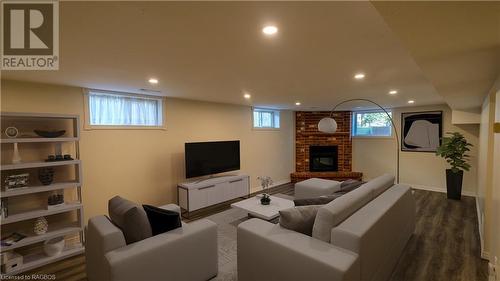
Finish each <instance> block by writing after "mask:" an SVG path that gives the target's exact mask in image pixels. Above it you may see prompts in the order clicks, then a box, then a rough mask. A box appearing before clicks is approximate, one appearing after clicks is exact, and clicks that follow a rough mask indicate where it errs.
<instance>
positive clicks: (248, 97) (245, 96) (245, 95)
mask: <svg viewBox="0 0 500 281" xmlns="http://www.w3.org/2000/svg"><path fill="white" fill-rule="evenodd" d="M243 97H244V98H246V99H247V100H248V99H250V98H251V97H252V96H251V95H250V94H248V93H247V94H244V95H243Z"/></svg>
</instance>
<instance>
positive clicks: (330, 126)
mask: <svg viewBox="0 0 500 281" xmlns="http://www.w3.org/2000/svg"><path fill="white" fill-rule="evenodd" d="M318 130H319V131H320V132H323V133H328V134H333V133H335V132H336V131H337V121H335V119H333V118H331V117H325V118H323V119H321V120H320V121H319V123H318Z"/></svg>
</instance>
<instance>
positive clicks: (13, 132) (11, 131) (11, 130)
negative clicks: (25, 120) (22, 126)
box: [5, 127, 19, 139]
mask: <svg viewBox="0 0 500 281" xmlns="http://www.w3.org/2000/svg"><path fill="white" fill-rule="evenodd" d="M5 135H6V136H7V137H8V138H10V139H13V138H16V137H17V136H18V135H19V130H17V128H16V127H8V128H7V129H5Z"/></svg>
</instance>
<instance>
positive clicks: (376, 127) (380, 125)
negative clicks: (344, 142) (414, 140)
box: [352, 110, 392, 137]
mask: <svg viewBox="0 0 500 281" xmlns="http://www.w3.org/2000/svg"><path fill="white" fill-rule="evenodd" d="M387 112H388V113H389V115H390V116H391V118H392V112H391V111H387ZM352 136H353V137H390V136H392V125H391V119H390V118H389V117H388V116H387V114H386V113H385V112H384V111H383V110H377V111H354V112H353V113H352Z"/></svg>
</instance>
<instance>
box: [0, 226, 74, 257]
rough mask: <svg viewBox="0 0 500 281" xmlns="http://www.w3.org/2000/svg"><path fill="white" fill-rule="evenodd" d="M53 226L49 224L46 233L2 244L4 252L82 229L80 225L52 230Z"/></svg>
mask: <svg viewBox="0 0 500 281" xmlns="http://www.w3.org/2000/svg"><path fill="white" fill-rule="evenodd" d="M50 228H51V226H50V225H49V231H48V232H47V233H45V234H41V235H36V234H32V235H31V236H28V237H26V238H24V239H22V240H21V241H19V242H17V243H16V244H14V245H12V246H2V250H1V251H2V252H5V251H9V250H14V249H17V248H20V247H24V246H27V245H31V244H35V243H38V242H42V241H46V240H50V239H52V238H56V237H60V236H66V235H69V234H72V233H77V232H80V231H82V228H81V227H78V226H74V225H73V226H66V227H58V228H55V229H54V230H50Z"/></svg>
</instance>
